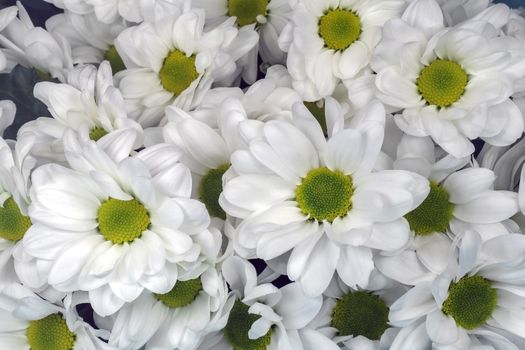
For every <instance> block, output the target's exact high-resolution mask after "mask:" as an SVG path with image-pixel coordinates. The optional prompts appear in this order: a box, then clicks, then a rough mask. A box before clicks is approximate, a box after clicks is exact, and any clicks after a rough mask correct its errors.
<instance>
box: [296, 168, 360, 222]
mask: <svg viewBox="0 0 525 350" xmlns="http://www.w3.org/2000/svg"><path fill="white" fill-rule="evenodd" d="M353 192H354V189H353V184H352V178H351V177H350V176H347V175H345V174H343V173H342V172H340V171H337V170H336V171H332V170H330V169H328V168H317V169H312V170H310V171H309V172H308V174H306V176H305V177H304V178H303V181H302V182H301V184H299V186H297V188H296V189H295V197H296V198H295V199H296V201H297V204H298V205H299V208H300V209H301V211H302V212H303V214H305V215H308V216H310V218H312V219H315V220H317V221H324V220H326V221H328V222H332V221H334V220H335V218H337V217H343V216H345V215H346V214H347V213H348V212H349V211H350V209H352V194H353Z"/></svg>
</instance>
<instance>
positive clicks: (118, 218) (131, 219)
mask: <svg viewBox="0 0 525 350" xmlns="http://www.w3.org/2000/svg"><path fill="white" fill-rule="evenodd" d="M149 225H150V218H149V213H148V211H147V210H146V208H145V207H144V205H142V203H140V202H139V201H138V200H136V199H131V200H128V201H123V200H120V199H115V198H109V199H108V200H107V201H105V202H103V203H102V204H101V205H100V207H99V208H98V229H99V231H100V233H101V234H102V235H103V236H104V238H105V239H106V240H108V241H111V242H113V243H115V244H121V243H124V242H132V241H133V240H134V239H135V238H138V237H140V235H142V232H144V231H145V230H147V229H148V227H149Z"/></svg>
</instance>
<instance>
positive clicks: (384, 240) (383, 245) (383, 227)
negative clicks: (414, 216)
mask: <svg viewBox="0 0 525 350" xmlns="http://www.w3.org/2000/svg"><path fill="white" fill-rule="evenodd" d="M409 237H410V227H409V225H408V222H407V221H406V220H405V219H404V218H400V219H398V220H395V221H392V222H387V223H375V224H374V226H373V228H372V234H371V235H370V239H369V240H368V241H367V242H366V243H365V245H366V246H367V247H370V248H374V249H381V250H388V251H393V250H397V249H400V248H402V247H403V246H404V245H405V244H407V243H408V240H409Z"/></svg>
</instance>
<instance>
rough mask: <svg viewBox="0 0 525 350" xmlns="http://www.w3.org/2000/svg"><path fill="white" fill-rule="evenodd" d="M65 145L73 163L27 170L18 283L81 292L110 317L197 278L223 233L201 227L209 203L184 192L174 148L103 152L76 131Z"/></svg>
mask: <svg viewBox="0 0 525 350" xmlns="http://www.w3.org/2000/svg"><path fill="white" fill-rule="evenodd" d="M126 136H127V135H126V134H123V135H122V136H121V137H122V139H124V140H125V139H126ZM64 145H65V154H66V157H67V160H68V163H69V165H70V167H71V168H70V169H69V168H66V167H63V166H61V165H58V164H45V165H43V166H41V167H39V168H37V169H36V170H34V172H33V174H32V188H31V190H30V196H31V199H32V203H31V205H30V207H29V216H30V218H31V221H32V222H33V226H31V228H30V229H29V230H28V231H27V232H26V234H25V236H24V238H23V241H22V243H23V250H24V252H25V253H26V254H27V255H29V256H31V257H32V258H33V259H32V260H30V261H27V260H25V261H23V263H25V264H26V268H25V272H26V273H25V274H24V275H23V276H20V278H21V280H22V282H23V283H24V284H26V285H29V286H31V287H32V288H39V287H42V286H45V285H46V284H49V285H50V286H52V287H54V288H56V289H57V290H59V291H62V292H71V291H78V290H81V291H87V292H89V301H90V303H91V305H92V306H93V309H94V310H95V311H96V312H97V313H98V314H99V315H101V316H107V315H110V314H113V313H114V312H116V311H117V310H119V309H120V308H121V307H122V306H123V305H124V303H125V302H132V301H134V300H135V299H136V298H138V297H139V296H140V294H141V293H142V292H143V291H145V290H147V291H150V292H153V293H159V294H163V293H167V292H169V291H170V290H171V289H172V288H173V286H174V285H175V282H176V281H177V280H178V279H181V280H187V279H192V278H194V277H196V276H198V275H200V273H201V272H202V270H203V269H205V265H203V263H202V262H203V261H205V260H206V259H207V256H208V253H209V252H211V251H213V250H214V247H215V246H216V245H217V244H219V243H218V242H219V241H218V238H219V237H220V232H219V231H218V230H216V229H213V228H210V230H208V229H207V228H208V226H209V223H210V219H209V216H208V214H207V212H206V208H205V207H204V205H203V204H202V203H200V202H198V201H196V200H193V199H190V198H189V197H190V192H191V177H190V173H189V171H188V169H187V168H186V167H185V166H183V165H182V164H178V163H177V158H178V156H177V155H176V154H175V153H173V152H171V153H169V152H168V151H167V152H166V154H165V155H164V157H165V158H169V159H170V160H169V161H167V162H166V161H164V159H163V158H162V157H159V156H157V158H156V159H153V160H151V159H148V157H147V155H142V152H145V153H147V152H146V151H147V150H146V151H142V152H140V153H138V154H137V155H136V156H133V157H130V156H129V154H130V153H131V151H132V147H131V145H130V143H129V142H128V143H126V142H125V141H121V142H115V143H114V144H112V145H105V146H106V149H105V150H103V149H102V145H101V144H97V143H95V142H94V141H91V140H90V141H87V142H83V141H79V140H78V139H77V136H76V134H75V133H74V132H72V131H67V132H66V134H65V135H64ZM155 161H160V162H163V163H164V165H163V167H162V168H159V167H158V166H157V165H156V163H155ZM15 258H17V257H16V256H15ZM19 275H20V274H19Z"/></svg>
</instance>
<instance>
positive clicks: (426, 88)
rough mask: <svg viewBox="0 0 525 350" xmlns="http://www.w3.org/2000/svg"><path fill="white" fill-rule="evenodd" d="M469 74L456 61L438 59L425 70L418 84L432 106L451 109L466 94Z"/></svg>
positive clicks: (420, 75)
mask: <svg viewBox="0 0 525 350" xmlns="http://www.w3.org/2000/svg"><path fill="white" fill-rule="evenodd" d="M467 83H468V75H467V72H465V70H464V69H463V68H462V67H461V66H460V65H459V64H458V63H457V62H454V61H449V60H442V59H437V60H434V61H433V62H432V63H431V64H429V65H428V66H426V67H425V68H423V70H422V71H421V73H420V74H419V77H418V78H417V81H416V84H417V88H418V90H419V93H420V94H421V96H422V97H423V98H424V99H425V101H427V103H428V104H430V105H435V106H438V107H449V106H451V105H452V104H453V103H455V102H456V101H458V100H459V99H460V98H461V96H463V94H464V93H465V88H466V87H467Z"/></svg>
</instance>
